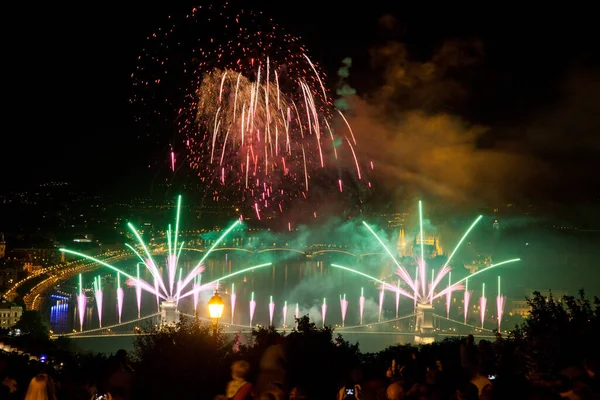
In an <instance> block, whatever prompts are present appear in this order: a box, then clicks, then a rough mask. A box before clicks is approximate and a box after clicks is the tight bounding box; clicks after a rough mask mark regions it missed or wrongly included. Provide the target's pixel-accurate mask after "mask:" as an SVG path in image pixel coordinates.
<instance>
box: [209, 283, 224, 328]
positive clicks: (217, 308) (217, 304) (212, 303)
mask: <svg viewBox="0 0 600 400" xmlns="http://www.w3.org/2000/svg"><path fill="white" fill-rule="evenodd" d="M224 307H225V302H224V301H223V299H221V297H220V296H219V293H218V292H217V291H215V294H214V296H213V297H211V299H210V300H209V301H208V314H209V315H210V319H211V320H212V321H213V328H214V332H215V333H217V325H218V324H219V320H220V319H221V317H222V316H223V308H224Z"/></svg>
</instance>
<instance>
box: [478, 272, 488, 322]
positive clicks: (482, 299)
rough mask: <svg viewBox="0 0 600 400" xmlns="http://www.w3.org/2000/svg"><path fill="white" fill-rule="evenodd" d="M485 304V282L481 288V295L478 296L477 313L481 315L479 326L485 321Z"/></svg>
mask: <svg viewBox="0 0 600 400" xmlns="http://www.w3.org/2000/svg"><path fill="white" fill-rule="evenodd" d="M486 306H487V298H486V297H485V283H484V284H483V287H482V290H481V297H480V298H479V315H480V316H481V327H482V328H483V323H484V322H485V307H486Z"/></svg>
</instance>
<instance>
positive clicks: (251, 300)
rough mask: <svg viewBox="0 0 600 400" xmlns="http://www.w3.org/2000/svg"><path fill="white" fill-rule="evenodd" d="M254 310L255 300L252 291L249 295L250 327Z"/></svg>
mask: <svg viewBox="0 0 600 400" xmlns="http://www.w3.org/2000/svg"><path fill="white" fill-rule="evenodd" d="M255 310H256V301H254V292H252V295H251V297H250V327H252V320H253V319H254V311H255Z"/></svg>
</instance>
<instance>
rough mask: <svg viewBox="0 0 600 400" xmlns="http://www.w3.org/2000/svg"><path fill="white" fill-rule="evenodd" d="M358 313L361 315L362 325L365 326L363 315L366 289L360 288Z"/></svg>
mask: <svg viewBox="0 0 600 400" xmlns="http://www.w3.org/2000/svg"><path fill="white" fill-rule="evenodd" d="M358 307H359V308H358V311H359V313H360V324H361V325H362V324H363V314H364V311H365V289H364V288H360V297H359V298H358Z"/></svg>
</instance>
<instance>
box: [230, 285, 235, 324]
mask: <svg viewBox="0 0 600 400" xmlns="http://www.w3.org/2000/svg"><path fill="white" fill-rule="evenodd" d="M235 299H236V295H235V284H234V283H232V284H231V323H232V324H233V314H234V312H235Z"/></svg>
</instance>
